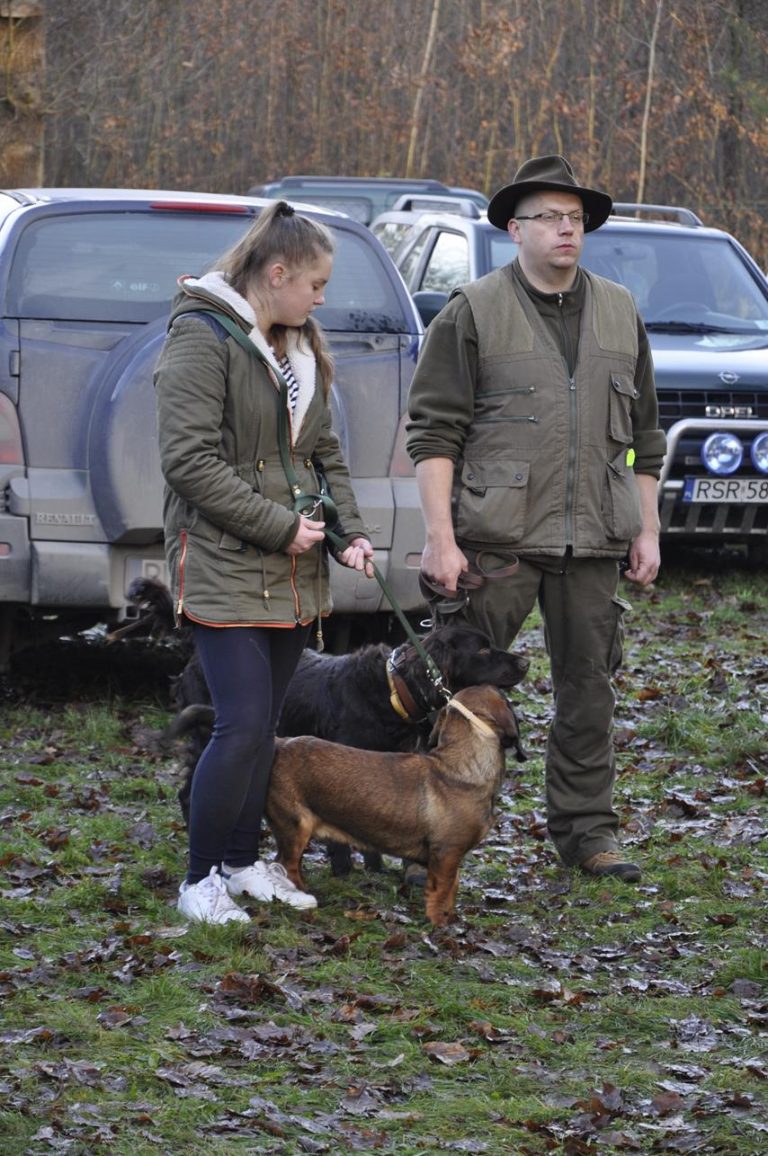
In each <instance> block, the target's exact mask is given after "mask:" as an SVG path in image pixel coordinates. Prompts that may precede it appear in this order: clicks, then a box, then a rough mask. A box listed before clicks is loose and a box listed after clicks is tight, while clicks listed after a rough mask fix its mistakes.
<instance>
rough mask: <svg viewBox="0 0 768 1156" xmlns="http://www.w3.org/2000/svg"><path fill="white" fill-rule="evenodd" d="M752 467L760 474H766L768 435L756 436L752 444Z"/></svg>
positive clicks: (767, 470)
mask: <svg viewBox="0 0 768 1156" xmlns="http://www.w3.org/2000/svg"><path fill="white" fill-rule="evenodd" d="M751 455H752V465H753V466H754V467H755V469H756V470H759V471H760V473H761V474H768V433H761V434H758V435H757V437H756V438H755V440H754V441H753V442H752V450H751Z"/></svg>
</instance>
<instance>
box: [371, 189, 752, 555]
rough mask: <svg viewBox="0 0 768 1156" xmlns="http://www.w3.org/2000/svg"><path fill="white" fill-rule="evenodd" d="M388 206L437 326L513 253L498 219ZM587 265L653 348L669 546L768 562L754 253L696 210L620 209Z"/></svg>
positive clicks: (391, 228)
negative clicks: (622, 293) (720, 547)
mask: <svg viewBox="0 0 768 1156" xmlns="http://www.w3.org/2000/svg"><path fill="white" fill-rule="evenodd" d="M393 217H394V215H393V214H386V213H385V214H383V215H382V216H381V217H379V218H378V219H377V220H376V221H375V222H374V223H373V226H372V229H373V232H374V234H376V235H377V236H378V237H379V238H380V240H381V241H382V243H383V244H384V245H385V246H386V247H388V248H389V251H390V254H391V256H392V257H393V260H394V261H395V264H396V265H397V266H398V268H399V269H400V272H401V273H402V275H403V278H404V280H405V283H406V285H407V286H408V288H409V290H410V291H411V293H412V294H413V296H414V300H415V301H416V303H417V305H418V306H419V309H420V311H421V314H422V318H423V319H424V322H425V324H428V323H429V322H430V321H431V320H432V318H433V317H434V315H435V313H436V312H437V311H438V310H439V309H440V308H441V307H442V305H443V304H444V303H445V301H446V300H447V298H448V294H449V293H450V291H451V289H453V288H454V287H455V286H456V285H459V284H462V283H463V282H466V281H470V280H473V279H475V278H476V277H480V276H482V275H483V274H484V273H487V272H489V271H490V270H491V269H494V268H498V267H499V266H501V265H504V264H506V263H507V262H509V261H510V260H512V259H513V257H514V255H515V245H514V243H513V242H512V241H511V239H510V238H509V237H508V236H507V235H506V234H505V233H502V232H501V231H500V230H499V229H496V228H494V226H492V225H491V224H490V223H489V222H488V220H487V218H485V217H480V218H472V217H471V216H462V215H460V214H456V213H453V214H450V215H448V214H445V213H429V214H428V213H421V214H414V215H413V217H412V220H411V222H410V225H408V224H407V222H404V221H403V214H399V217H398V219H397V220H394V219H392V218H393ZM582 263H583V264H584V265H585V266H586V267H587V268H588V269H591V270H592V271H594V272H595V273H599V274H601V275H603V276H605V277H609V278H611V280H613V281H619V282H620V283H621V284H623V285H626V286H627V287H628V288H629V289H630V290H631V291H632V293H633V295H634V297H635V300H636V301H637V305H638V308H639V310H640V313H641V314H642V316H643V319H644V321H645V324H646V328H647V330H648V334H649V338H650V342H651V348H652V351H653V361H654V368H655V372H656V384H657V391H658V396H659V407H660V417H661V424H662V425H663V427H664V429H665V430H666V432H667V438H668V443H669V444H668V452H667V457H666V461H665V464H664V469H663V472H662V478H661V484H660V487H659V503H660V512H661V525H662V533H663V535H664V536H665V537H666V538H667V540H671V539H675V540H678V541H688V542H700V543H702V544H707V545H708V544H718V543H719V544H722V543H725V542H728V543H746V545H747V547H748V549H749V553H750V555H751V556H752V557H754V558H756V559H758V560H760V561H766V560H768V282H767V281H766V278H765V276H764V274H763V273H762V271H761V270H760V268H759V267H758V265H757V264H756V263H755V262H754V261H753V260H752V258H751V257H750V255H749V254H748V253H747V252H746V250H745V249H744V248H743V247H742V246H741V245H740V244H739V243H738V241H736V240H735V239H734V238H733V237H731V236H730V235H729V234H728V233H725V232H723V231H721V230H720V229H710V228H705V227H704V225H703V224H702V223H701V221H700V220H699V218H698V217H697V216H696V215H695V214H694V213H692V212H690V211H689V210H687V209H675V208H670V207H667V206H653V205H615V206H614V215H612V216H611V217H610V218H609V219H608V221H607V222H606V224H605V225H603V226H602V228H601V229H599V230H596V231H595V232H594V233H588V234H587V236H586V237H585V241H584V253H583V258H582Z"/></svg>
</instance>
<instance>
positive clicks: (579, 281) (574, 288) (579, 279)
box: [513, 257, 585, 302]
mask: <svg viewBox="0 0 768 1156" xmlns="http://www.w3.org/2000/svg"><path fill="white" fill-rule="evenodd" d="M513 268H514V271H515V274H516V276H517V277H518V278H519V280H520V283H521V284H522V286H523V288H524V289H525V291H526V293H528V294H530V296H531V297H538V298H539V299H540V300H541V301H551V302H554V301H556V300H558V299H559V298H560V297H564V298H565V299H566V301H573V300H576V299H578V298H580V297H581V295H582V293H583V292H584V284H585V278H584V274H583V272H582V270H581V266H580V265H577V267H576V276H575V277H574V280H573V285H571V287H570V289H563V290H556V289H555V290H553V291H552V292H550V293H545V292H544V290H542V289H537V288H536V286H535V285H532V284H531V282H530V281H529V280H528V278H527V277H526V275H525V273H524V272H523V267H522V265H521V264H520V258H519V257H516V258H515V261H514V265H513Z"/></svg>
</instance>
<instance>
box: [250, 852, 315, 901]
mask: <svg viewBox="0 0 768 1156" xmlns="http://www.w3.org/2000/svg"><path fill="white" fill-rule="evenodd" d="M263 866H264V868H265V869H266V872H267V874H268V876H269V878H270V881H271V883H272V886H273V888H274V890H275V899H279V900H280V902H281V903H287V904H288V906H289V907H297V908H298V909H299V910H300V911H308V910H309V909H310V908H311V907H317V900H316V899H315V897H314V895H310V894H309V892H308V891H300V890H299V888H298V887H296V885H295V884H294V883H291V881H290V879H289V878H288V872H287V871H286V870H285V867H283V865H282V863H264V864H263Z"/></svg>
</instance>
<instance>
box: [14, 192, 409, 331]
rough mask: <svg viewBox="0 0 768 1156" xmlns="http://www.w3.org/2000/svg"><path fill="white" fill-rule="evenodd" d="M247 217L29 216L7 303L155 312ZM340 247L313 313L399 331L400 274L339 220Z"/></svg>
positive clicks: (335, 321)
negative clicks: (397, 283)
mask: <svg viewBox="0 0 768 1156" xmlns="http://www.w3.org/2000/svg"><path fill="white" fill-rule="evenodd" d="M250 223H251V219H250V217H247V216H246V217H243V216H241V215H238V216H233V215H232V214H217V213H191V212H185V213H181V212H179V213H177V212H169V211H157V210H155V211H153V210H151V209H148V210H138V211H134V212H120V213H69V214H67V215H64V214H62V215H59V216H48V217H44V218H39V219H38V220H36V221H33V222H32V223H30V224H29V225H28V226H27V228H26V229H25V230H24V232H23V234H22V235H21V238H20V240H19V242H18V244H17V246H16V249H15V251H14V254H13V266H12V268H11V271H10V276H9V290H8V304H7V307H6V312H7V314H8V315H9V316H11V317H22V318H35V319H39V320H53V321H118V322H125V321H135V322H145V321H152V320H154V318H156V317H161V316H163V315H164V314H166V313H167V312H168V310H169V307H170V303H171V300H172V299H173V297H174V296H175V294H176V293H177V291H178V287H177V284H176V281H177V278H178V277H179V276H180V275H181V274H183V273H189V274H192V275H194V276H199V275H200V274H202V273H204V272H205V271H206V270H208V269H209V268H211V267H212V265H213V264H215V262H216V259H217V257H219V256H221V254H222V253H224V252H226V250H227V249H229V248H230V246H232V245H233V244H235V242H236V241H237V240H238V239H239V238H240V237H241V236H242V235H243V233H244V232H245V231H246V229H248V227H249V225H250ZM332 231H333V233H334V238H335V241H336V256H335V259H334V266H333V273H332V275H331V280H330V282H329V284H328V287H327V289H326V291H325V305H323V306H321V307H320V308H319V309H318V310H317V313H316V316H317V319H318V321H319V322H320V323H321V325H323V326H324V327H325V328H326V329H328V330H343V331H348V330H354V331H358V332H376V333H402V332H409V331H410V329H411V328H412V326H411V325H409V324H408V323H407V320H406V318H405V316H404V313H403V306H402V303H401V301H400V299H399V298H398V296H397V292H396V289H395V279H394V278H393V277H392V276H391V274H388V271H387V269H386V268H385V266H384V265H383V264H382V261H381V259H380V257H379V254H378V252H377V251H376V250H374V249H373V248H372V246H370V245H369V244H366V243H365V240H364V238H361V237H360V236H358V235H357V234H356V233H353V232H350V231H348V230H345V229H342V228H337V227H334V228H333V230H332Z"/></svg>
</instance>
